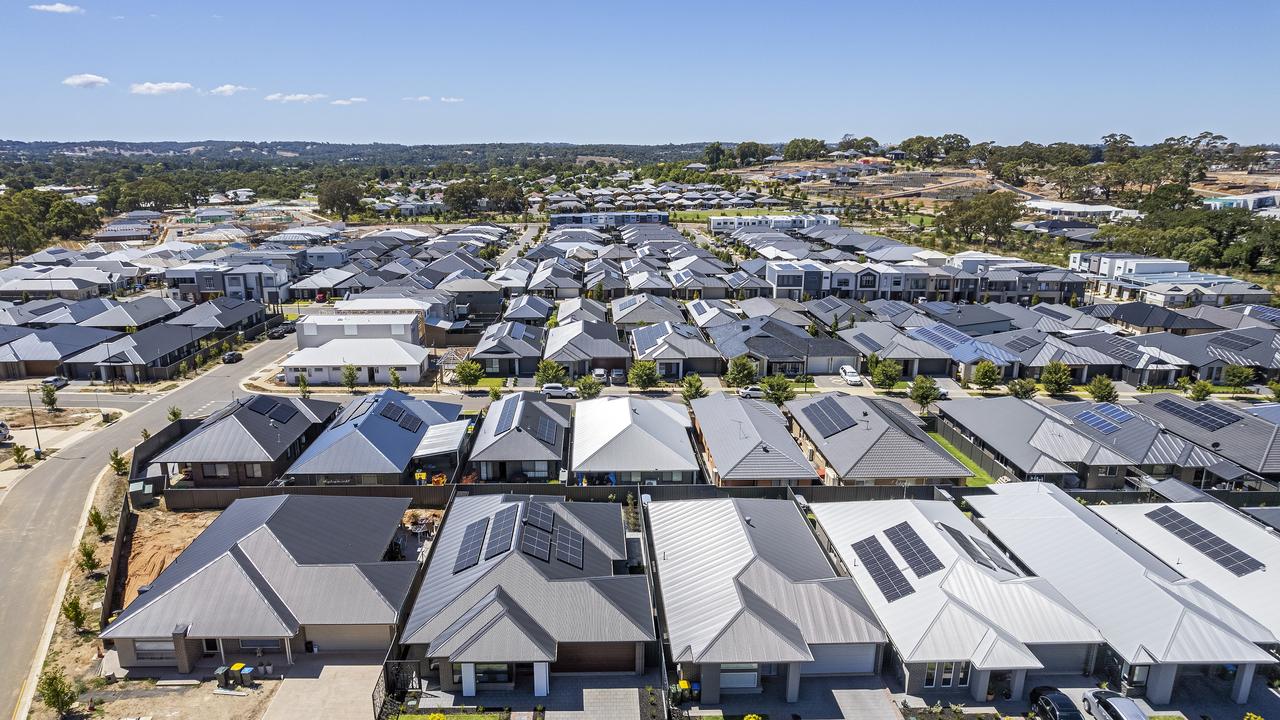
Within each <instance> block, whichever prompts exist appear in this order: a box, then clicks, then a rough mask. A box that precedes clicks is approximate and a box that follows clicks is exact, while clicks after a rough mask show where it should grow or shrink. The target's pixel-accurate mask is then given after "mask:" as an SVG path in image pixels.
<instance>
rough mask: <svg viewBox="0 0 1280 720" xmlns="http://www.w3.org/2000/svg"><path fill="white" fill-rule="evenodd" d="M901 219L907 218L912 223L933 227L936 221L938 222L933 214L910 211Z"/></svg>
mask: <svg viewBox="0 0 1280 720" xmlns="http://www.w3.org/2000/svg"><path fill="white" fill-rule="evenodd" d="M899 219H901V220H905V221H906V222H909V223H911V224H912V225H919V226H920V227H933V224H934V222H936V220H935V218H934V217H933V216H932V215H921V214H920V213H909V214H907V215H903V216H902V217H901V218H899Z"/></svg>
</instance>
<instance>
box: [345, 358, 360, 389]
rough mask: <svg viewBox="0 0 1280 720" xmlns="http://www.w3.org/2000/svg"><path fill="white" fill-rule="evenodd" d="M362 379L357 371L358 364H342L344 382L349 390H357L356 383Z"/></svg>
mask: <svg viewBox="0 0 1280 720" xmlns="http://www.w3.org/2000/svg"><path fill="white" fill-rule="evenodd" d="M359 381H360V375H359V373H357V372H356V366H355V365H352V364H351V363H347V364H346V365H343V366H342V384H343V385H345V386H347V391H348V392H355V391H356V384H357V383H358V382H359Z"/></svg>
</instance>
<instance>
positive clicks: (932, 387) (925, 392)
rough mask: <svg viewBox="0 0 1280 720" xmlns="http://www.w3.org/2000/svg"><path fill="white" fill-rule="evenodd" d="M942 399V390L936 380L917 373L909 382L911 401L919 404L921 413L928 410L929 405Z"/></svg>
mask: <svg viewBox="0 0 1280 720" xmlns="http://www.w3.org/2000/svg"><path fill="white" fill-rule="evenodd" d="M941 399H942V390H941V389H940V388H939V387H938V382H937V381H936V380H934V379H933V378H931V377H928V376H927V375H917V376H916V379H915V380H914V381H912V383H911V401H912V402H914V403H915V404H917V405H919V406H920V411H921V412H923V413H926V414H927V413H928V412H929V406H930V405H932V404H934V403H936V402H938V401H939V400H941Z"/></svg>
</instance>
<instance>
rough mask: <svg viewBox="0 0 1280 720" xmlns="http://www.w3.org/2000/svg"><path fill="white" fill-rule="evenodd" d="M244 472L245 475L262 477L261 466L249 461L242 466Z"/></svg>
mask: <svg viewBox="0 0 1280 720" xmlns="http://www.w3.org/2000/svg"><path fill="white" fill-rule="evenodd" d="M244 474H245V476H246V477H251V478H260V477H262V466H261V465H258V464H256V463H249V464H248V465H245V466H244Z"/></svg>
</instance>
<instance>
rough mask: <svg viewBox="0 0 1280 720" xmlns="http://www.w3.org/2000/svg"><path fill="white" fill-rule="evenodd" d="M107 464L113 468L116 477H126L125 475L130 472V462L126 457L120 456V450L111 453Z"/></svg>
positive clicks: (116, 449)
mask: <svg viewBox="0 0 1280 720" xmlns="http://www.w3.org/2000/svg"><path fill="white" fill-rule="evenodd" d="M107 462H108V464H110V466H111V472H113V473H115V474H116V477H124V474H125V473H127V472H129V461H128V460H125V459H124V455H121V454H120V448H115V449H113V450H112V451H111V454H110V455H108V456H107Z"/></svg>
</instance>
